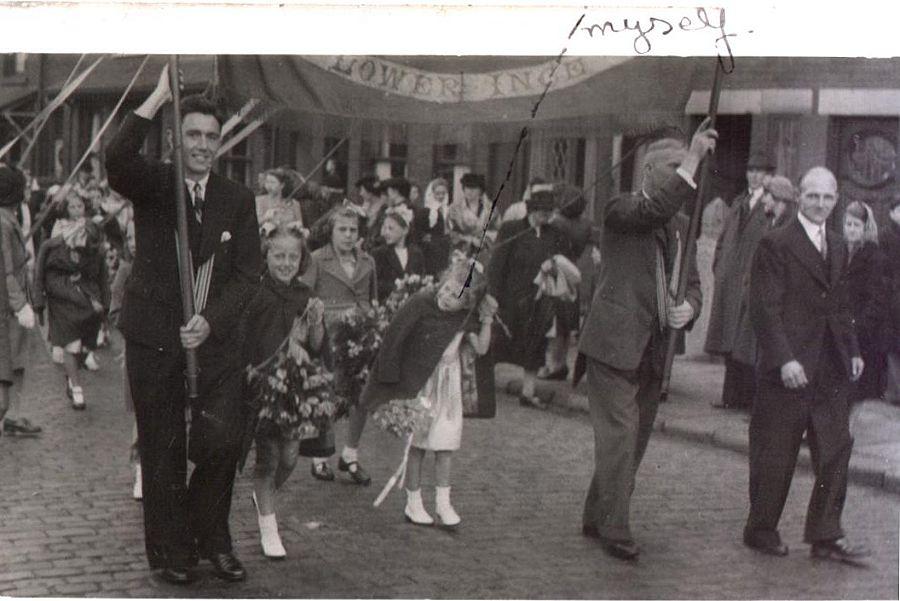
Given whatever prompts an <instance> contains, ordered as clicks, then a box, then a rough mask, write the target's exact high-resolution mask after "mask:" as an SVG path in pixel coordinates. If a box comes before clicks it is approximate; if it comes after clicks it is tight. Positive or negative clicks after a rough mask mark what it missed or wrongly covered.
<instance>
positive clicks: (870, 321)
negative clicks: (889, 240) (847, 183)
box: [843, 201, 887, 401]
mask: <svg viewBox="0 0 900 601" xmlns="http://www.w3.org/2000/svg"><path fill="white" fill-rule="evenodd" d="M843 229H844V241H845V242H846V244H847V257H848V263H847V269H846V270H845V272H844V278H845V280H846V283H847V290H848V292H849V294H850V307H851V310H852V311H853V321H854V324H855V325H856V337H857V338H858V339H859V349H860V352H861V354H862V358H863V361H864V362H865V369H864V370H863V374H862V377H860V379H859V381H858V382H857V383H856V390H855V391H854V396H853V400H854V401H861V400H863V399H872V398H876V399H877V398H880V397H881V395H882V393H883V392H884V385H885V381H884V370H885V348H884V347H885V345H884V335H883V330H884V325H885V320H886V317H887V307H886V304H885V290H884V286H883V284H884V277H883V273H884V267H883V262H884V258H883V256H882V254H881V251H880V249H879V248H878V230H877V228H876V227H875V216H874V215H873V214H872V209H870V208H869V207H868V205H866V204H865V203H863V202H860V201H854V202H852V203H850V204H849V205H848V206H847V209H846V210H845V212H844V228H843Z"/></svg>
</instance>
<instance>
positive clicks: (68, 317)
mask: <svg viewBox="0 0 900 601" xmlns="http://www.w3.org/2000/svg"><path fill="white" fill-rule="evenodd" d="M66 204H67V207H66V209H67V211H68V214H69V219H68V220H67V222H69V223H70V225H69V226H67V227H65V228H62V229H60V230H59V232H58V233H57V236H56V237H54V238H51V239H50V240H48V241H47V242H45V244H47V245H48V248H49V250H48V251H47V254H46V260H45V262H44V264H43V274H44V276H43V278H44V280H43V285H44V291H45V294H46V296H47V309H48V312H49V315H50V331H49V338H50V343H51V344H52V345H53V346H58V347H62V348H63V349H64V355H63V367H64V368H65V371H66V392H67V394H68V396H69V399H71V401H72V406H73V407H74V408H75V409H84V408H85V402H84V391H83V389H82V387H81V382H80V380H79V376H78V367H79V362H78V355H79V354H81V352H82V351H83V350H84V348H85V346H87V345H89V344H92V343H95V342H96V339H97V332H98V331H99V328H100V324H101V322H102V316H103V314H104V313H105V307H104V306H103V302H102V301H103V298H104V294H103V287H104V286H105V285H106V277H105V275H104V263H103V260H104V258H103V255H102V253H101V252H100V246H101V245H100V232H99V230H98V229H97V226H96V225H94V224H93V223H91V222H90V221H86V220H84V217H83V212H84V204H83V203H82V201H81V200H80V199H79V198H78V196H77V195H70V196H69V197H68V198H67V201H66ZM79 205H80V206H79ZM62 221H63V220H60V221H58V222H57V223H61V222H62Z"/></svg>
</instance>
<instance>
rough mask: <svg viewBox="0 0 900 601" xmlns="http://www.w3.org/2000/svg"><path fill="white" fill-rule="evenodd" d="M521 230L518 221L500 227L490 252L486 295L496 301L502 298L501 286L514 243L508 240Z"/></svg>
mask: <svg viewBox="0 0 900 601" xmlns="http://www.w3.org/2000/svg"><path fill="white" fill-rule="evenodd" d="M521 230H522V224H521V222H520V221H510V222H507V223H504V224H503V225H501V226H500V233H499V234H498V235H497V240H496V242H495V243H494V246H493V249H492V251H491V261H490V263H488V266H487V288H488V293H489V294H490V295H491V296H493V297H494V298H495V299H497V300H498V301H499V300H501V299H502V298H504V294H503V285H504V281H505V279H506V272H507V266H508V264H509V257H510V255H511V253H512V251H513V247H514V246H515V243H510V242H508V240H509V239H510V238H512V237H513V236H515V235H516V234H518V233H519V232H520V231H521Z"/></svg>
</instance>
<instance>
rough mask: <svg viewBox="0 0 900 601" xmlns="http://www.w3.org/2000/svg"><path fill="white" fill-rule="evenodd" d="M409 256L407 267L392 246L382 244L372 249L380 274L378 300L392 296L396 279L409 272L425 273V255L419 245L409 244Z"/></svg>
mask: <svg viewBox="0 0 900 601" xmlns="http://www.w3.org/2000/svg"><path fill="white" fill-rule="evenodd" d="M406 248H407V252H408V256H407V259H406V269H404V268H403V265H401V264H400V258H399V257H398V256H397V253H396V252H394V248H393V247H392V246H387V245H386V244H385V245H382V246H379V247H378V248H376V249H374V250H373V251H372V258H373V259H375V273H377V274H378V302H384V300H385V299H386V298H387V297H388V296H390V294H391V292H393V291H394V281H395V280H398V279H400V278H402V277H403V276H405V275H407V274H413V273H415V274H418V275H424V274H425V255H424V254H422V251H421V250H419V247H418V246H415V245H412V246H407V247H406Z"/></svg>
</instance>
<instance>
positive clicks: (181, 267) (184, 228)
mask: <svg viewBox="0 0 900 601" xmlns="http://www.w3.org/2000/svg"><path fill="white" fill-rule="evenodd" d="M179 83H180V82H179V71H178V55H177V54H173V55H171V56H170V57H169V87H170V88H171V89H172V107H173V109H174V110H173V113H174V115H173V118H174V121H175V122H174V124H173V128H172V129H173V133H174V135H173V138H174V140H173V143H174V147H173V151H172V163H173V164H174V165H175V214H176V220H177V226H178V228H177V232H176V235H177V240H178V245H177V247H178V273H179V277H180V284H181V308H182V311H183V313H184V323H188V322H189V321H190V320H191V318H192V317H193V316H194V278H193V273H194V269H193V264H192V263H191V250H190V249H191V247H190V242H189V240H188V221H187V220H188V216H187V194H186V191H185V184H184V157H183V156H182V154H181V88H180V87H179ZM185 361H186V369H185V374H184V375H185V379H186V383H187V391H188V398H189V399H196V398H197V396H198V394H199V393H198V382H197V381H198V376H199V373H200V368H199V365H198V364H197V350H196V349H185Z"/></svg>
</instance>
